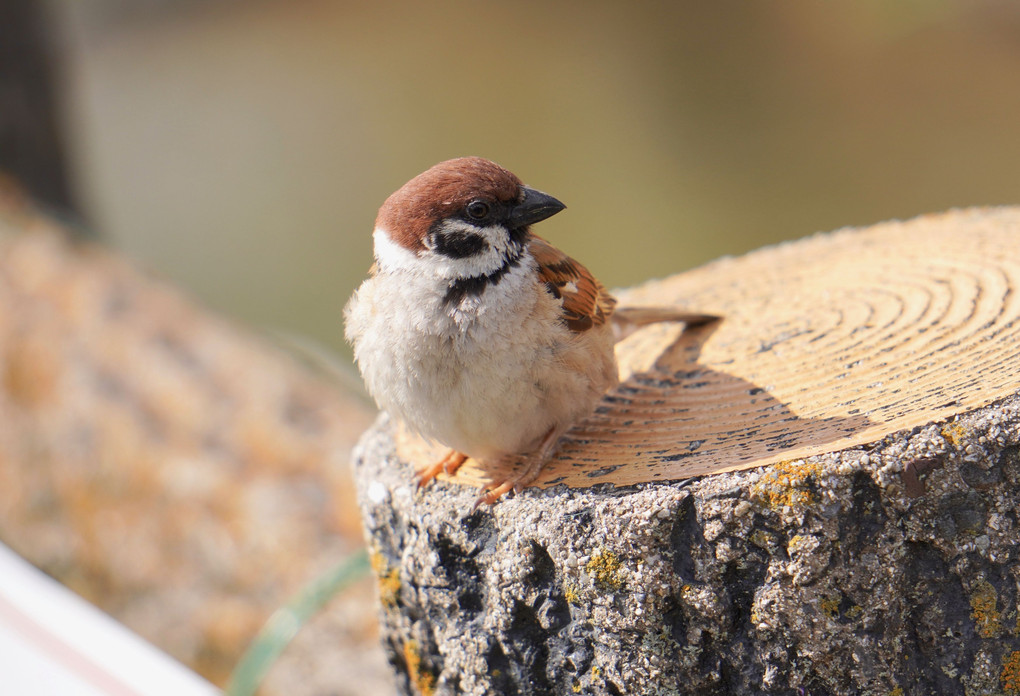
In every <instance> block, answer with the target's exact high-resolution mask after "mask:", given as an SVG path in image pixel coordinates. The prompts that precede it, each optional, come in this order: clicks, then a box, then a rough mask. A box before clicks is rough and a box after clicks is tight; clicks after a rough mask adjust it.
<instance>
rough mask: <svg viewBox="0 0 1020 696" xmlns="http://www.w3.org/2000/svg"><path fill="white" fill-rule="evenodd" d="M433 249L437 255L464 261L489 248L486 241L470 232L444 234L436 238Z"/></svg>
mask: <svg viewBox="0 0 1020 696" xmlns="http://www.w3.org/2000/svg"><path fill="white" fill-rule="evenodd" d="M434 240H435V246H434V247H433V249H434V250H435V252H436V253H437V254H442V255H443V256H449V257H450V258H452V259H464V258H467V257H469V256H474V255H475V254H477V253H479V252H481V251H484V250H485V249H487V248H488V246H489V245H488V244H487V243H486V241H485V240H484V239H483V238H482V237H481V236H480V235H477V234H472V233H470V232H443V233H439V234H437V235H436V236H435V237H434Z"/></svg>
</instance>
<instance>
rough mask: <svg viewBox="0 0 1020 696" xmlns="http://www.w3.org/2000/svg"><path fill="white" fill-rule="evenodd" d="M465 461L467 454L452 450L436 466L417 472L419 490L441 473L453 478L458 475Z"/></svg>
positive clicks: (432, 465) (431, 465)
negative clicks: (458, 470)
mask: <svg viewBox="0 0 1020 696" xmlns="http://www.w3.org/2000/svg"><path fill="white" fill-rule="evenodd" d="M465 460H467V455H466V454H464V453H462V452H458V451H457V450H450V451H449V452H447V453H446V454H445V455H444V456H443V458H442V459H440V460H439V461H438V462H436V463H435V464H430V465H429V466H427V467H425V468H424V469H420V470H418V471H416V472H415V474H416V475H417V476H418V488H421V487H422V486H424V485H425V484H427V483H428V482H429V481H431V480H432V479H434V478H435V477H436V476H438V475H439V474H440V473H444V474H448V475H450V476H453V475H454V474H455V473H457V469H459V468H460V465H461V464H463V463H464V462H465Z"/></svg>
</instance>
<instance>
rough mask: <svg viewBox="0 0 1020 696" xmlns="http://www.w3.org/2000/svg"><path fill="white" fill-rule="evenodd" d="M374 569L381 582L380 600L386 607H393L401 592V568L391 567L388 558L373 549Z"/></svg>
mask: <svg viewBox="0 0 1020 696" xmlns="http://www.w3.org/2000/svg"><path fill="white" fill-rule="evenodd" d="M369 562H370V563H371V564H372V570H374V571H375V576H376V578H378V582H379V601H380V602H381V603H382V605H383V606H384V607H392V606H394V605H396V603H397V597H398V595H399V594H400V569H399V568H390V567H388V566H387V564H386V559H385V558H384V557H383V555H382V554H381V553H379V552H378V551H373V552H372V554H371V556H369Z"/></svg>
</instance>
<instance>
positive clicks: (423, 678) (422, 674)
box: [404, 640, 436, 696]
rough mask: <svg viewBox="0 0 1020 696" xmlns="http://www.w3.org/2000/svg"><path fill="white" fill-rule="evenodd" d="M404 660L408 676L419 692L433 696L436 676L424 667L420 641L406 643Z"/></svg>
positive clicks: (424, 695)
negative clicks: (419, 646)
mask: <svg viewBox="0 0 1020 696" xmlns="http://www.w3.org/2000/svg"><path fill="white" fill-rule="evenodd" d="M404 661H405V662H406V663H407V676H408V677H409V678H410V680H411V683H412V684H413V685H414V687H415V688H416V689H417V690H418V693H420V694H421V696H432V694H433V692H434V691H435V688H436V678H435V677H434V676H432V674H430V673H429V672H427V671H425V670H423V669H422V666H421V653H420V652H419V651H418V641H416V640H409V641H407V642H406V643H404Z"/></svg>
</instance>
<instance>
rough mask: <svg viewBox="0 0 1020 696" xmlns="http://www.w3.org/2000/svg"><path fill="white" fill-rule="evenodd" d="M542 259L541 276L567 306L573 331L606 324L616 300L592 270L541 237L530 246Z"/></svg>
mask: <svg viewBox="0 0 1020 696" xmlns="http://www.w3.org/2000/svg"><path fill="white" fill-rule="evenodd" d="M528 248H529V249H530V250H531V254H532V256H534V258H535V261H537V262H538V275H539V278H541V279H542V281H543V282H545V284H546V286H547V287H548V288H549V292H551V293H552V294H553V296H555V297H556V298H558V299H559V300H560V302H561V303H562V306H563V321H564V323H565V324H566V325H567V328H569V329H570V330H571V331H575V332H578V333H580V332H582V331H587V330H588V329H590V328H592V327H593V326H602V325H603V324H605V323H606V322H607V321H608V320H609V317H610V316H612V314H613V309H614V308H615V307H616V299H615V298H614V297H613V296H612V295H610V294H609V292H608V291H606V289H605V288H604V287H603V286H602V283H600V282H599V281H598V280H596V279H595V277H594V276H592V274H591V272H590V271H589V270H588V269H587V268H585V267H584V266H582V265H581V264H579V263H578V262H577V261H575V260H574V259H572V258H570V257H569V256H567V255H566V254H564V253H563V252H562V251H560V250H559V249H557V248H556V247H554V246H553V245H552V244H550V243H549V242H547V241H545V240H544V239H542V238H541V237H535V236H532V238H531V242H530V243H529V245H528Z"/></svg>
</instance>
